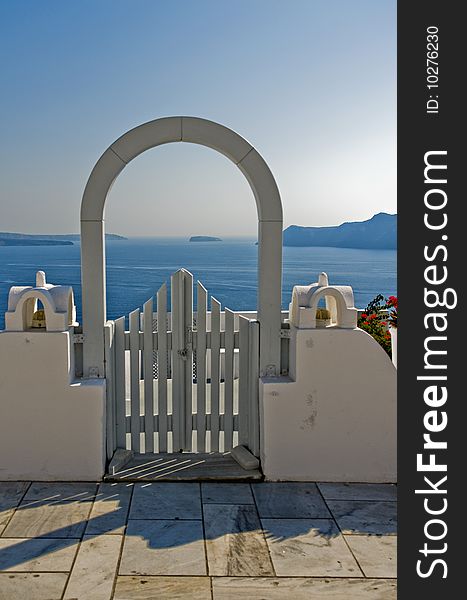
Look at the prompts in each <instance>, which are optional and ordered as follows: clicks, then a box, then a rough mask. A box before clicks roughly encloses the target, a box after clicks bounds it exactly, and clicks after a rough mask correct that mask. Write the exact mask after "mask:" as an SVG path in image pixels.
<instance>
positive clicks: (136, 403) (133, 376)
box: [130, 308, 141, 452]
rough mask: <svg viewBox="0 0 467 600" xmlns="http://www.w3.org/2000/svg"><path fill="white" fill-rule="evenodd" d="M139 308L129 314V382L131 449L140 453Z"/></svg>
mask: <svg viewBox="0 0 467 600" xmlns="http://www.w3.org/2000/svg"><path fill="white" fill-rule="evenodd" d="M139 322H140V312H139V308H137V309H136V310H134V311H132V312H131V313H130V380H131V386H130V391H131V403H130V410H131V418H130V424H131V449H132V450H133V452H140V451H141V448H140V435H139V434H140V418H139V417H140V394H139V382H140V362H139V356H140V354H139Z"/></svg>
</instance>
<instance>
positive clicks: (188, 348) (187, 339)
mask: <svg viewBox="0 0 467 600" xmlns="http://www.w3.org/2000/svg"><path fill="white" fill-rule="evenodd" d="M182 273H183V279H182V282H183V287H182V289H183V305H182V312H183V332H182V333H183V334H184V335H183V339H184V345H183V353H184V356H183V368H184V369H183V370H184V376H185V385H184V397H185V443H184V444H183V446H182V449H183V450H185V451H188V452H191V449H192V444H193V441H192V440H193V275H192V274H191V273H190V272H189V271H186V270H185V269H182ZM182 402H183V399H182ZM181 427H182V428H183V422H182V425H181Z"/></svg>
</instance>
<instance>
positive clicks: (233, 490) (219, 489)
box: [201, 482, 254, 504]
mask: <svg viewBox="0 0 467 600" xmlns="http://www.w3.org/2000/svg"><path fill="white" fill-rule="evenodd" d="M201 492H202V498H203V504H254V500H253V494H252V493H251V488H250V486H249V484H248V483H214V482H213V483H210V482H209V483H202V484H201Z"/></svg>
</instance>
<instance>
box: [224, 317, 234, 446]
mask: <svg viewBox="0 0 467 600" xmlns="http://www.w3.org/2000/svg"><path fill="white" fill-rule="evenodd" d="M234 316H235V315H234V313H233V312H232V311H231V310H229V309H228V308H226V309H225V355H224V452H227V451H228V450H231V449H232V441H233V440H232V438H233V383H234Z"/></svg>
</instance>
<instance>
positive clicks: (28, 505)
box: [2, 483, 96, 538]
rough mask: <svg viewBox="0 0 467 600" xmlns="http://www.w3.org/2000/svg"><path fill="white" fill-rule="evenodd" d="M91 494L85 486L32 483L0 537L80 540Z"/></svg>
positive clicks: (92, 485) (93, 485)
mask: <svg viewBox="0 0 467 600" xmlns="http://www.w3.org/2000/svg"><path fill="white" fill-rule="evenodd" d="M95 491H96V485H95V484H89V483H85V484H84V483H33V484H32V485H31V487H30V488H29V490H28V491H27V493H26V495H25V497H24V498H23V500H22V502H21V504H20V505H19V507H18V508H17V509H16V511H15V514H14V515H13V517H12V518H11V520H10V522H9V523H8V525H7V527H6V528H5V530H4V532H3V534H2V535H3V537H21V538H24V537H40V536H41V537H54V538H78V537H81V535H82V533H83V531H84V528H85V527H86V519H87V517H88V515H89V512H90V510H91V506H92V502H93V498H94V494H95Z"/></svg>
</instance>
